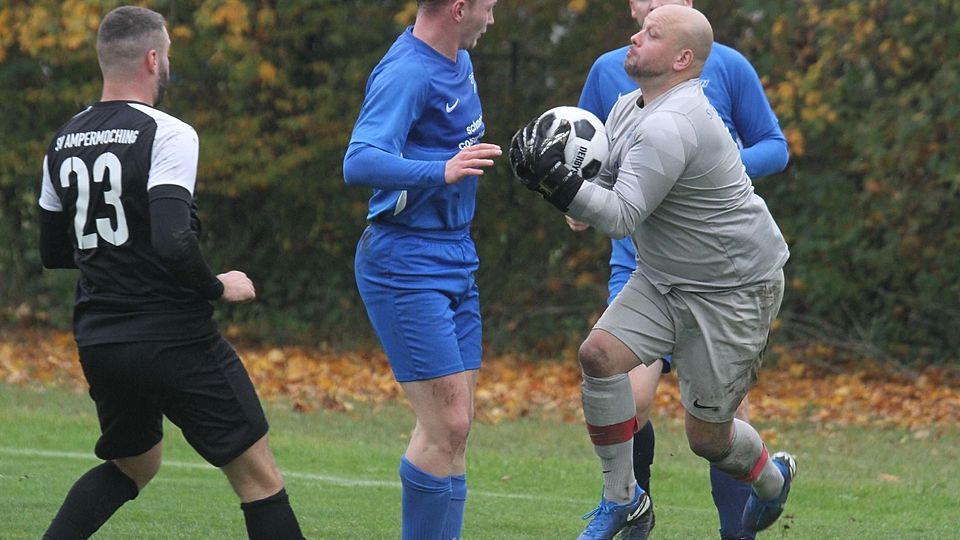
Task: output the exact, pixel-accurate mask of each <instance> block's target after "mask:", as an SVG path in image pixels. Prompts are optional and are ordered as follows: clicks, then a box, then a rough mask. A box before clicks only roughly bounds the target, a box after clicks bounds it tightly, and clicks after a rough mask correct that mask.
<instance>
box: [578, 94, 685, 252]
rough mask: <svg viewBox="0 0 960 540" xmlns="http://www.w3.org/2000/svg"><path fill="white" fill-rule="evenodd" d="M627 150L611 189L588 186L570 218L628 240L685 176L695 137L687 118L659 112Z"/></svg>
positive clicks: (650, 119)
mask: <svg viewBox="0 0 960 540" xmlns="http://www.w3.org/2000/svg"><path fill="white" fill-rule="evenodd" d="M644 124H645V125H644V129H642V130H640V132H639V133H638V134H637V136H636V138H635V140H634V141H633V142H632V144H631V145H630V146H629V147H628V148H627V150H626V152H625V155H624V158H623V161H622V163H621V165H620V169H619V170H618V171H617V177H616V181H615V182H614V183H613V189H612V190H610V189H605V188H604V187H603V186H601V185H597V184H588V183H584V184H583V186H582V187H581V188H580V191H579V192H578V193H577V196H576V197H574V199H573V201H572V202H571V204H570V209H569V212H568V214H569V215H570V216H571V217H574V218H576V219H579V220H580V221H584V222H586V223H589V224H590V225H592V226H593V227H594V228H596V229H597V230H599V231H601V232H603V233H605V234H607V235H608V236H610V237H613V238H623V237H626V236H630V235H632V234H633V233H634V231H636V229H637V226H638V225H639V224H640V223H641V222H642V221H643V220H645V219H647V217H648V216H649V215H650V214H651V213H652V212H653V211H654V210H655V209H656V208H657V206H659V205H660V203H661V202H662V201H663V200H664V198H666V197H667V195H668V194H669V193H670V190H671V189H673V186H674V185H675V184H676V182H677V180H678V179H679V178H680V175H681V174H683V171H684V169H685V168H686V164H687V160H688V156H687V154H688V152H690V151H691V149H692V143H693V142H694V141H696V133H695V132H694V131H693V128H692V126H691V124H690V122H689V120H687V119H686V118H685V117H684V116H683V115H679V114H672V113H667V112H664V113H656V114H654V115H651V116H650V117H649V118H647V119H646V120H645V121H644Z"/></svg>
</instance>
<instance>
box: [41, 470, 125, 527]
mask: <svg viewBox="0 0 960 540" xmlns="http://www.w3.org/2000/svg"><path fill="white" fill-rule="evenodd" d="M138 493H139V490H137V484H136V483H134V481H133V480H131V479H130V477H129V476H127V475H125V474H123V472H122V471H121V470H120V469H119V468H117V466H116V465H114V464H113V462H112V461H107V462H104V463H102V464H100V465H97V466H96V467H94V468H92V469H90V470H89V471H87V472H86V474H84V475H83V476H81V477H80V479H79V480H77V481H76V482H75V483H74V484H73V487H72V488H70V491H69V492H68V493H67V498H66V499H64V501H63V504H62V505H61V506H60V511H59V512H57V515H56V517H54V518H53V522H52V523H50V528H48V529H47V532H46V533H44V535H43V538H44V540H60V539H69V540H73V539H76V538H89V537H90V536H91V535H92V534H93V533H95V532H96V531H97V529H99V528H100V526H101V525H103V524H104V523H106V521H107V520H108V519H110V516H112V515H113V513H114V512H116V511H117V509H118V508H120V507H121V506H123V503H125V502H127V501H130V500H133V499H136V498H137V494H138Z"/></svg>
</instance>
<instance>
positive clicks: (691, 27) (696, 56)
mask: <svg viewBox="0 0 960 540" xmlns="http://www.w3.org/2000/svg"><path fill="white" fill-rule="evenodd" d="M647 18H648V20H649V21H650V23H651V24H656V25H659V26H660V28H661V29H662V31H663V32H665V33H666V34H668V35H670V36H671V38H672V39H673V41H674V44H675V45H676V46H677V48H678V49H679V50H681V51H682V50H683V49H689V50H690V51H691V52H692V55H693V58H692V61H691V65H690V69H691V70H693V73H694V75H695V76H699V75H700V72H701V71H703V64H704V63H705V62H706V61H707V56H709V55H710V48H711V47H712V46H713V28H712V27H711V26H710V21H708V20H707V18H706V17H705V16H704V15H703V13H700V12H699V11H697V10H696V9H694V8H692V7H687V6H685V5H676V4H670V5H663V6H659V7H657V8H656V9H653V10H651V11H650V14H649V15H648V16H647ZM684 71H686V70H684Z"/></svg>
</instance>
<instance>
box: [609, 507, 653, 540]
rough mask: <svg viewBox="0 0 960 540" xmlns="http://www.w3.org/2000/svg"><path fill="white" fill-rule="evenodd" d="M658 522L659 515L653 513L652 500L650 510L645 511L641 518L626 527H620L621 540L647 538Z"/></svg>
mask: <svg viewBox="0 0 960 540" xmlns="http://www.w3.org/2000/svg"><path fill="white" fill-rule="evenodd" d="M656 524H657V516H656V515H654V513H653V501H652V500H651V501H650V511H649V512H644V513H643V514H642V515H641V516H640V519H638V520H636V521H634V522H633V523H628V524H627V526H626V527H624V528H623V529H620V536H618V537H617V538H619V540H647V538H649V537H650V531H652V530H653V528H654V527H655V526H656Z"/></svg>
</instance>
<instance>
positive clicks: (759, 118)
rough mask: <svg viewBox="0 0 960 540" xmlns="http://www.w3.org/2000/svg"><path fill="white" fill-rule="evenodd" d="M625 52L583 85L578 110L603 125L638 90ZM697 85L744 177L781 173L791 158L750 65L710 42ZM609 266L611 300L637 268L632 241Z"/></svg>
mask: <svg viewBox="0 0 960 540" xmlns="http://www.w3.org/2000/svg"><path fill="white" fill-rule="evenodd" d="M629 48H630V47H629V45H628V46H626V47H621V48H619V49H615V50H613V51H609V52H607V53H604V54H603V55H601V56H600V57H599V58H597V61H596V62H594V64H593V66H592V67H591V68H590V73H589V74H588V75H587V81H586V83H584V85H583V91H582V92H581V94H580V102H579V104H578V105H579V107H581V108H583V109H586V110H588V111H590V112H592V113H593V114H595V115H597V117H598V118H600V119H601V120H603V121H604V122H606V119H607V115H608V114H610V109H612V108H613V104H614V103H616V102H617V99H619V98H620V96H622V95H625V94H628V93H630V92H632V91H634V90H636V89H637V88H638V86H637V83H636V82H635V81H634V80H633V79H631V78H630V76H629V75H627V72H626V71H624V69H623V62H624V60H625V59H626V57H627V51H628V50H629ZM700 84H701V86H702V87H703V93H704V94H705V95H706V96H707V99H708V100H709V101H710V104H711V105H713V107H714V108H715V109H716V110H717V113H718V114H719V115H720V118H721V119H722V120H723V123H724V125H726V126H727V130H728V131H729V132H730V135H731V136H732V137H733V139H734V140H735V141H736V142H737V146H739V147H740V159H741V160H742V161H743V164H744V166H745V167H746V169H747V174H748V175H749V176H750V177H751V178H759V177H761V176H766V175H768V174H773V173H777V172H780V171H782V170H783V169H784V167H786V166H787V160H788V159H789V153H788V150H787V140H786V138H785V137H784V136H783V131H781V130H780V124H779V122H778V121H777V116H776V114H774V112H773V109H772V108H771V107H770V102H769V101H767V96H766V94H765V93H764V91H763V85H762V84H761V83H760V77H759V76H758V75H757V72H756V70H754V69H753V66H752V65H751V64H750V61H749V60H747V59H746V57H744V56H743V55H742V54H740V53H739V52H738V51H737V50H736V49H733V48H731V47H727V46H726V45H721V44H720V43H714V44H713V47H712V48H711V50H710V56H708V57H707V61H706V63H705V64H704V66H703V73H701V75H700ZM610 267H611V270H612V275H611V278H610V300H611V301H612V300H613V297H614V296H616V293H617V292H619V291H620V288H622V287H623V284H624V283H626V280H627V277H628V276H629V273H630V272H632V271H633V269H634V268H636V251H635V249H634V246H633V244H632V243H631V241H630V238H624V239H621V240H614V241H613V249H612V252H611V254H610Z"/></svg>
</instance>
